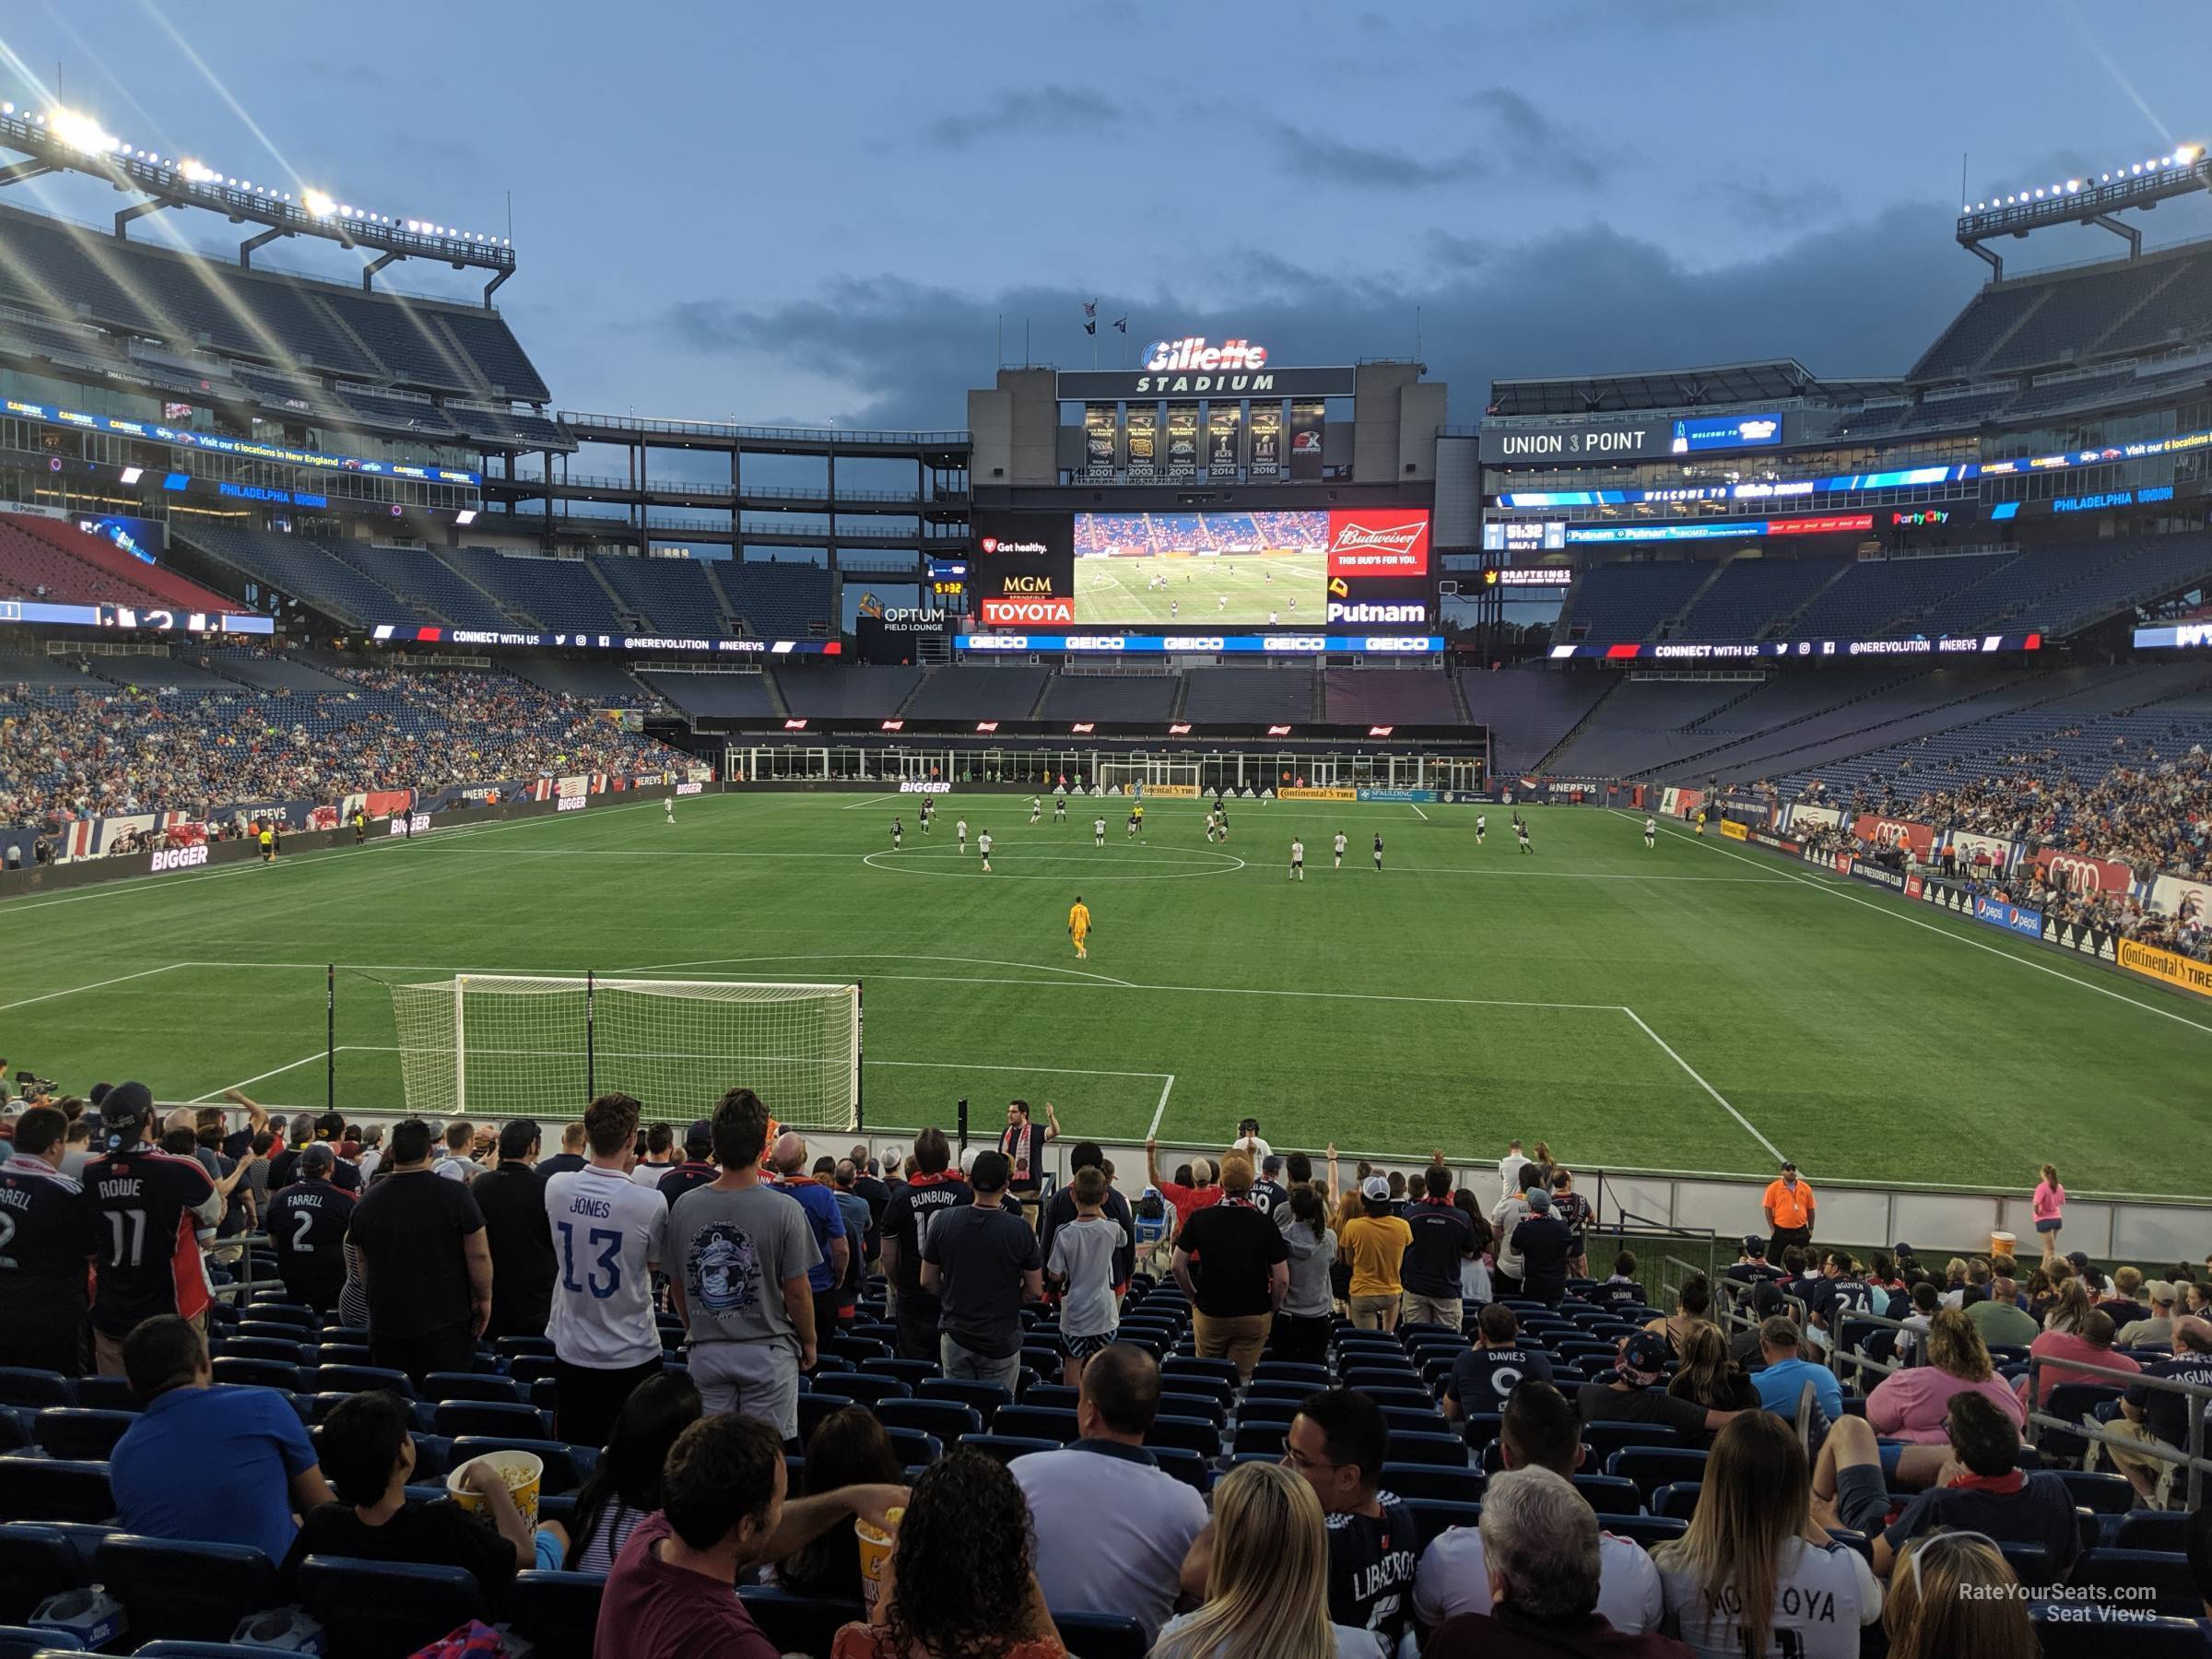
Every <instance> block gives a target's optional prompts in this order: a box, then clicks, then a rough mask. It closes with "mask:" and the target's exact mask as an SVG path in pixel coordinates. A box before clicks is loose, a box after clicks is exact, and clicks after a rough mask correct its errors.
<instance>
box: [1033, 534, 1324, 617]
mask: <svg viewBox="0 0 2212 1659" xmlns="http://www.w3.org/2000/svg"><path fill="white" fill-rule="evenodd" d="M1327 567H1328V555H1327V554H1326V553H1324V552H1321V551H1318V550H1316V551H1312V552H1299V553H1288V552H1286V553H1239V554H1235V555H1224V556H1222V557H1220V558H1217V559H1197V558H1186V557H1183V556H1182V555H1177V554H1166V553H1153V554H1145V553H1138V554H1130V555H1127V556H1125V557H1116V558H1112V559H1077V560H1076V566H1075V575H1076V620H1077V623H1079V624H1082V625H1084V626H1087V627H1088V626H1092V625H1100V626H1103V625H1117V626H1125V627H1131V628H1137V627H1145V626H1148V625H1157V626H1159V627H1163V628H1164V627H1184V628H1208V627H1213V628H1296V629H1321V628H1323V627H1325V626H1326V625H1327V621H1328V610H1329V604H1328V600H1329V595H1328V589H1327V584H1326V582H1325V581H1324V571H1326V569H1327ZM1155 580H1160V581H1161V582H1162V585H1160V586H1159V587H1153V586H1150V585H1148V584H1149V583H1151V582H1153V581H1155ZM1293 600H1296V601H1297V604H1296V606H1293V605H1292V603H1291V602H1292V601H1293Z"/></svg>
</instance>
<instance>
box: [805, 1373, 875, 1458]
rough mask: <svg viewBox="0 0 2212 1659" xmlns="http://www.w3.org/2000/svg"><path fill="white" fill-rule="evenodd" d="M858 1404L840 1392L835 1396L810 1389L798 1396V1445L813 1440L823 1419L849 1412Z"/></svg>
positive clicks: (851, 1397) (849, 1396) (848, 1395)
mask: <svg viewBox="0 0 2212 1659" xmlns="http://www.w3.org/2000/svg"><path fill="white" fill-rule="evenodd" d="M840 1381H842V1379H840ZM859 1404H860V1402H859V1401H858V1400H855V1399H854V1398H853V1396H852V1395H850V1394H845V1393H844V1392H842V1391H841V1390H840V1391H839V1392H837V1393H835V1394H830V1393H828V1392H825V1391H822V1390H818V1389H811V1388H810V1389H808V1390H806V1392H805V1393H803V1394H800V1395H799V1444H801V1445H802V1446H803V1445H805V1444H806V1442H807V1441H811V1440H812V1439H813V1438H814V1431H815V1430H817V1429H819V1428H820V1427H821V1426H822V1420H823V1419H824V1418H833V1417H835V1416H836V1415H837V1414H838V1413H839V1412H841V1411H850V1410H852V1409H853V1407H854V1406H858V1405H859Z"/></svg>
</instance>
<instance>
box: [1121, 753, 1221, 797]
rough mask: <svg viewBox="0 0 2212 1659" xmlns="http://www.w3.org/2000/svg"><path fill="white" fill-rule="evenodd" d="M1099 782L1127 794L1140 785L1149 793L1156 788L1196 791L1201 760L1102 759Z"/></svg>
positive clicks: (1184, 792)
mask: <svg viewBox="0 0 2212 1659" xmlns="http://www.w3.org/2000/svg"><path fill="white" fill-rule="evenodd" d="M1098 783H1099V788H1100V790H1101V791H1104V790H1108V789H1113V788H1119V789H1120V790H1121V792H1122V793H1123V794H1137V793H1138V792H1139V790H1140V789H1141V790H1142V792H1143V793H1144V794H1152V793H1153V792H1155V791H1158V792H1159V794H1163V795H1165V794H1180V795H1192V794H1197V793H1198V763H1197V762H1196V761H1195V760H1192V761H1182V760H1100V762H1099V766H1098Z"/></svg>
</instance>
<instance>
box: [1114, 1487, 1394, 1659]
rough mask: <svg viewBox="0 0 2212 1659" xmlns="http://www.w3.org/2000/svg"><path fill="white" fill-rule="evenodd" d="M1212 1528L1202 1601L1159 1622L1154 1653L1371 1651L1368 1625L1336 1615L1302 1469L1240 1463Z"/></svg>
mask: <svg viewBox="0 0 2212 1659" xmlns="http://www.w3.org/2000/svg"><path fill="white" fill-rule="evenodd" d="M1210 1531H1211V1534H1212V1555H1211V1559H1210V1561H1209V1563H1208V1565H1207V1568H1206V1602H1205V1605H1204V1606H1201V1607H1199V1608H1198V1610H1197V1611H1196V1612H1194V1613H1185V1614H1183V1615H1182V1617H1180V1618H1171V1619H1170V1620H1168V1622H1167V1623H1166V1624H1165V1625H1163V1626H1161V1627H1160V1632H1159V1641H1156V1642H1155V1643H1153V1645H1152V1655H1151V1659H1373V1654H1374V1652H1375V1638H1374V1636H1373V1634H1372V1633H1371V1632H1370V1631H1367V1630H1354V1629H1353V1628H1352V1627H1351V1626H1349V1625H1337V1624H1331V1623H1330V1622H1329V1535H1328V1529H1327V1527H1326V1525H1325V1524H1324V1523H1323V1521H1322V1516H1321V1500H1320V1499H1318V1498H1316V1497H1315V1496H1314V1495H1313V1488H1312V1487H1311V1486H1310V1485H1308V1484H1307V1483H1306V1480H1305V1477H1303V1476H1300V1475H1297V1474H1294V1473H1292V1472H1291V1471H1290V1470H1288V1469H1287V1468H1285V1467H1283V1465H1280V1464H1267V1463H1248V1464H1239V1465H1237V1466H1236V1467H1235V1468H1233V1469H1231V1470H1230V1472H1229V1473H1228V1474H1227V1475H1225V1476H1223V1477H1221V1483H1220V1484H1219V1485H1218V1486H1217V1487H1215V1488H1214V1521H1213V1525H1212V1527H1211V1529H1210ZM1185 1582H1186V1583H1187V1582H1188V1581H1187V1579H1186V1581H1185Z"/></svg>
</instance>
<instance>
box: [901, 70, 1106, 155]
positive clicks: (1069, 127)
mask: <svg viewBox="0 0 2212 1659" xmlns="http://www.w3.org/2000/svg"><path fill="white" fill-rule="evenodd" d="M1123 119H1124V111H1123V109H1122V106H1121V105H1119V104H1117V103H1115V102H1114V101H1113V100H1112V99H1111V98H1108V97H1107V96H1106V95H1105V94H1104V93H1103V92H1100V91H1098V90H1096V89H1094V88H1089V87H1053V86H1046V87H1035V88H1015V89H1010V90H1007V91H1005V92H1001V93H1000V94H999V95H998V96H997V97H996V98H994V99H993V100H991V101H990V102H989V103H988V104H986V105H984V106H983V107H982V108H981V109H978V110H971V111H962V112H955V113H951V114H946V115H940V116H938V117H937V118H936V119H935V121H933V122H931V123H930V124H929V125H928V126H927V127H926V128H925V129H924V131H925V132H926V133H927V135H928V136H929V141H930V142H931V143H932V144H934V145H935V146H936V147H938V148H940V149H965V148H967V147H968V146H970V145H971V144H974V143H976V142H978V141H979V140H982V139H986V138H1006V137H1018V136H1021V135H1055V134H1064V133H1095V132H1098V131H1100V130H1101V129H1103V128H1106V127H1111V126H1118V125H1119V124H1121V122H1122V121H1123Z"/></svg>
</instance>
